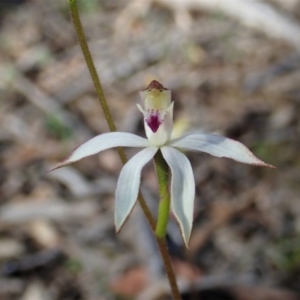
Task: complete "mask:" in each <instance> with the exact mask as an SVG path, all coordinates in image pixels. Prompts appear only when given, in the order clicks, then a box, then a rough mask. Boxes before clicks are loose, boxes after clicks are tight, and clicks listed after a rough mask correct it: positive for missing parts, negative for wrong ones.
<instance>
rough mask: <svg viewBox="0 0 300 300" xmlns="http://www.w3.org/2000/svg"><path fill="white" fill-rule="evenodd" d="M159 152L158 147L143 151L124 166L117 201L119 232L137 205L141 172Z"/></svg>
mask: <svg viewBox="0 0 300 300" xmlns="http://www.w3.org/2000/svg"><path fill="white" fill-rule="evenodd" d="M157 150H158V148H157V147H148V148H146V149H143V150H142V151H141V152H139V153H138V154H136V155H135V156H133V157H132V158H131V159H130V160H129V161H128V162H127V163H126V164H125V165H124V167H123V169H122V171H121V173H120V176H119V179H118V184H117V189H116V200H115V226H116V231H117V232H118V231H119V230H120V228H121V226H122V225H123V224H124V222H125V221H126V218H127V217H128V216H129V214H130V212H131V210H132V209H133V207H134V204H135V203H136V200H137V196H138V192H139V187H140V182H141V171H142V169H143V167H144V166H145V165H146V163H148V162H149V161H150V160H151V159H152V158H153V156H154V155H155V153H156V152H157Z"/></svg>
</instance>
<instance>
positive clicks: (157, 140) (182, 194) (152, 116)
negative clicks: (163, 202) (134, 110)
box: [52, 81, 273, 245]
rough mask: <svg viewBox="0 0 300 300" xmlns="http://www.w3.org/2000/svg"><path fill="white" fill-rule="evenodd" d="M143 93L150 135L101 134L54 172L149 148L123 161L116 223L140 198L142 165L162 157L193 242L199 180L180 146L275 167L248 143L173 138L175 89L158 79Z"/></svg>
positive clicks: (183, 227)
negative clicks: (107, 154)
mask: <svg viewBox="0 0 300 300" xmlns="http://www.w3.org/2000/svg"><path fill="white" fill-rule="evenodd" d="M140 95H141V98H142V100H143V101H144V107H142V106H141V105H139V104H137V106H138V109H139V110H140V111H141V113H142V114H143V117H144V127H145V132H146V136H147V138H143V137H140V136H137V135H135V134H132V133H127V132H110V133H104V134H100V135H98V136H96V137H94V138H92V139H90V140H89V141H87V142H86V143H84V144H82V145H81V146H79V147H78V148H76V149H75V150H74V151H73V152H72V153H71V154H70V155H69V156H68V157H67V158H66V159H65V160H63V161H62V162H61V163H59V164H58V165H56V166H55V167H54V168H53V169H52V170H54V169H56V168H60V167H63V166H66V165H69V164H71V163H74V162H76V161H79V160H81V159H82V158H85V157H88V156H90V155H94V154H97V153H99V152H101V151H104V150H106V149H110V148H114V147H138V148H145V149H143V150H141V151H140V152H139V153H137V154H136V155H134V156H133V157H132V158H131V159H130V160H129V161H128V162H127V163H126V164H125V165H124V167H123V169H122V170H121V173H120V176H119V179H118V183H117V188H116V199H115V226H116V230H117V231H119V230H120V228H121V227H122V225H123V224H124V222H125V221H126V219H127V217H128V216H129V214H130V213H131V211H132V209H133V207H134V205H135V203H136V201H137V197H138V192H139V188H140V181H141V171H142V169H143V167H144V166H145V165H146V164H147V163H148V162H149V161H150V160H152V159H153V158H155V157H157V155H159V156H160V157H161V158H162V159H163V160H164V162H165V163H166V164H167V165H168V166H169V168H170V170H171V180H170V184H169V191H168V193H169V195H170V197H169V198H170V202H171V203H170V204H171V209H172V212H173V214H174V216H175V218H176V220H177V222H178V224H179V227H180V231H181V234H182V237H183V240H184V242H185V244H186V245H188V241H189V238H190V235H191V230H192V224H193V210H194V199H195V179H194V175H193V170H192V167H191V164H190V162H189V160H188V159H187V157H186V156H185V155H184V154H183V153H182V152H181V151H180V150H196V151H202V152H206V153H209V154H211V155H213V156H216V157H226V158H231V159H233V160H236V161H238V162H241V163H245V164H251V165H257V166H264V167H271V168H273V166H271V165H269V164H266V163H264V162H263V161H261V160H260V159H258V158H257V157H255V156H254V154H253V153H252V152H251V151H250V150H249V149H248V148H246V147H245V146H244V145H243V144H241V143H239V142H237V141H234V140H232V139H228V138H225V137H222V136H219V135H213V134H203V133H190V134H186V135H183V136H182V137H180V138H177V139H171V133H172V130H173V105H174V102H172V101H171V92H170V90H168V89H166V88H164V87H163V86H162V85H161V84H160V83H159V82H157V81H152V82H151V83H150V84H149V86H148V87H147V88H146V89H145V90H144V91H142V92H141V93H140ZM159 156H158V157H159ZM167 198H168V197H167ZM167 206H168V205H167ZM158 222H159V220H158ZM165 223H167V222H165Z"/></svg>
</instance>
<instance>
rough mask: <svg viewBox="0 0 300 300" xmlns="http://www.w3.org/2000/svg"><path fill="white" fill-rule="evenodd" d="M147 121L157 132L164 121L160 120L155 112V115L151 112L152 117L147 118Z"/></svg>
mask: <svg viewBox="0 0 300 300" xmlns="http://www.w3.org/2000/svg"><path fill="white" fill-rule="evenodd" d="M146 123H147V125H148V126H149V127H150V129H151V130H152V132H154V133H155V132H156V131H157V130H158V128H159V126H160V125H161V123H162V122H161V121H160V120H159V118H158V115H157V114H153V115H152V114H151V115H150V117H149V118H148V119H146Z"/></svg>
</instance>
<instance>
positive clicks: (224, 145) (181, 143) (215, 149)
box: [168, 133, 274, 168]
mask: <svg viewBox="0 0 300 300" xmlns="http://www.w3.org/2000/svg"><path fill="white" fill-rule="evenodd" d="M168 144H169V145H170V146H172V147H176V148H182V149H189V150H198V151H202V152H206V153H209V154H211V155H213V156H217V157H227V158H231V159H234V160H236V161H239V162H241V163H245V164H251V165H258V166H265V167H270V168H274V167H273V166H272V165H269V164H266V163H264V162H263V161H261V160H260V159H258V158H257V157H256V156H255V155H254V154H253V153H252V152H251V151H250V150H249V149H248V148H247V147H245V146H244V145H243V144H241V143H240V142H237V141H234V140H232V139H228V138H225V137H223V136H219V135H213V134H202V133H191V134H187V135H185V136H182V137H180V138H179V139H176V140H172V141H170V142H169V143H168Z"/></svg>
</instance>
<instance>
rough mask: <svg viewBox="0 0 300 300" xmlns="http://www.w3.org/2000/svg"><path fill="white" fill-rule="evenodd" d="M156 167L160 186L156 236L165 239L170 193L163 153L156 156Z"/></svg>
mask: <svg viewBox="0 0 300 300" xmlns="http://www.w3.org/2000/svg"><path fill="white" fill-rule="evenodd" d="M154 165H155V170H156V175H157V181H158V184H159V195H160V201H159V207H158V217H157V223H156V229H155V234H156V236H157V237H159V238H162V237H165V235H166V232H167V225H168V220H169V214H170V193H169V166H168V165H167V163H166V161H165V160H164V158H163V156H162V154H161V151H158V152H157V153H156V154H155V156H154Z"/></svg>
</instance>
